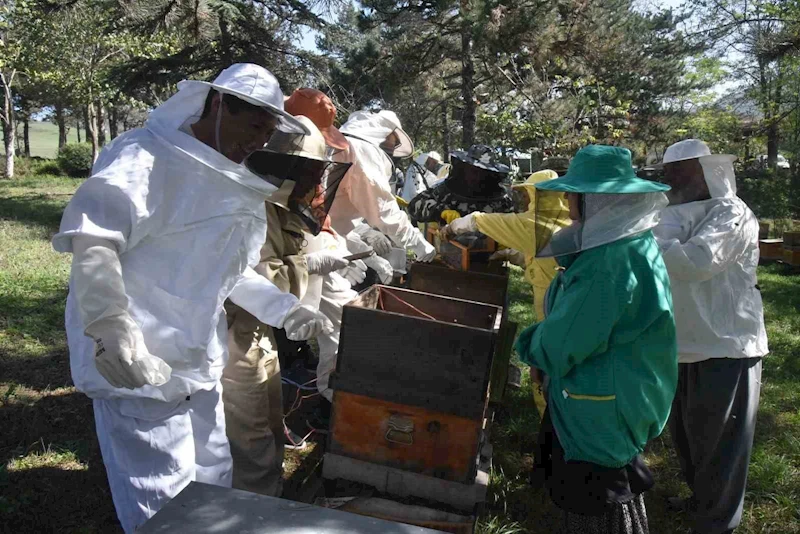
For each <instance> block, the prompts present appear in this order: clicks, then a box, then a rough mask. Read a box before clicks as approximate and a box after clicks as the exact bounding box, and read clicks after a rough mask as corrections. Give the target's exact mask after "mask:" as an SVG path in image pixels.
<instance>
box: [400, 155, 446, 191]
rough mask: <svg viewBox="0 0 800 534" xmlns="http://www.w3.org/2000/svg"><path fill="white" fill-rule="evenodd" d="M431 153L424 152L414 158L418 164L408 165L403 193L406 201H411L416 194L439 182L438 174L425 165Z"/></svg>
mask: <svg viewBox="0 0 800 534" xmlns="http://www.w3.org/2000/svg"><path fill="white" fill-rule="evenodd" d="M430 155H431V153H430V152H423V153H422V154H420V155H419V156H417V159H415V160H414V163H415V164H416V165H414V164H412V165H409V166H408V170H407V171H406V181H405V183H404V184H403V194H402V195H401V196H402V197H403V200H405V201H406V202H411V201H412V200H413V199H414V197H415V196H417V195H419V194H420V193H421V192H423V191H425V190H426V189H428V188H432V187H433V184H434V183H436V182H437V180H438V179H437V177H436V175H435V174H433V173H432V172H431V171H429V170H428V168H427V167H425V163H426V162H427V161H428V158H429V157H430ZM437 155H438V154H437ZM426 184H427V187H426Z"/></svg>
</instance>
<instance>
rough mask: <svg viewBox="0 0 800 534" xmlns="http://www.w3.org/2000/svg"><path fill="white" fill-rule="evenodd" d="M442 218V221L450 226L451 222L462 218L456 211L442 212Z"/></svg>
mask: <svg viewBox="0 0 800 534" xmlns="http://www.w3.org/2000/svg"><path fill="white" fill-rule="evenodd" d="M440 217H441V218H442V220H443V221H444V222H446V223H447V224H450V223H451V222H453V221H455V220H456V219H459V218H461V214H460V213H458V212H457V211H456V210H444V211H443V212H442V214H441V215H440Z"/></svg>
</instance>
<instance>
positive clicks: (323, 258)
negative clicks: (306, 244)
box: [306, 250, 350, 275]
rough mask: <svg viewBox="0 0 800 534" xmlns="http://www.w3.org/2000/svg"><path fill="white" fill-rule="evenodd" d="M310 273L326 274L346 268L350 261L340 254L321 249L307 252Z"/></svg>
mask: <svg viewBox="0 0 800 534" xmlns="http://www.w3.org/2000/svg"><path fill="white" fill-rule="evenodd" d="M306 263H307V264H308V273H309V274H321V275H326V274H330V273H332V272H334V271H338V270H339V269H344V268H345V267H347V265H348V264H349V263H350V262H348V261H347V260H346V259H344V258H342V257H341V256H339V255H338V254H335V253H331V252H326V251H324V250H321V251H319V252H312V253H311V254H306Z"/></svg>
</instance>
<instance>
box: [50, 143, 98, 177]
mask: <svg viewBox="0 0 800 534" xmlns="http://www.w3.org/2000/svg"><path fill="white" fill-rule="evenodd" d="M58 165H59V167H61V169H62V170H63V171H64V172H65V173H67V174H68V175H70V176H74V177H85V176H89V173H90V172H91V171H92V145H91V144H89V143H80V144H78V143H75V144H69V145H64V146H63V147H61V150H59V151H58Z"/></svg>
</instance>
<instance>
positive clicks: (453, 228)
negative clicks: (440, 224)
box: [439, 212, 479, 241]
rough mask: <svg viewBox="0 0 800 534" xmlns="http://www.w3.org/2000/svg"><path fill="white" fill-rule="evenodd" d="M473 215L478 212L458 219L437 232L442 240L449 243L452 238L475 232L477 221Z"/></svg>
mask: <svg viewBox="0 0 800 534" xmlns="http://www.w3.org/2000/svg"><path fill="white" fill-rule="evenodd" d="M475 213H479V212H473V213H470V214H469V215H467V216H465V217H459V218H458V219H455V220H453V222H451V223H450V224H448V225H447V226H445V227H444V228H442V229H441V230H440V231H439V234H440V235H441V237H442V239H444V240H447V241H449V240H450V239H453V236H457V235H461V234H469V233H474V232H477V231H478V221H477V220H476V218H475Z"/></svg>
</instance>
